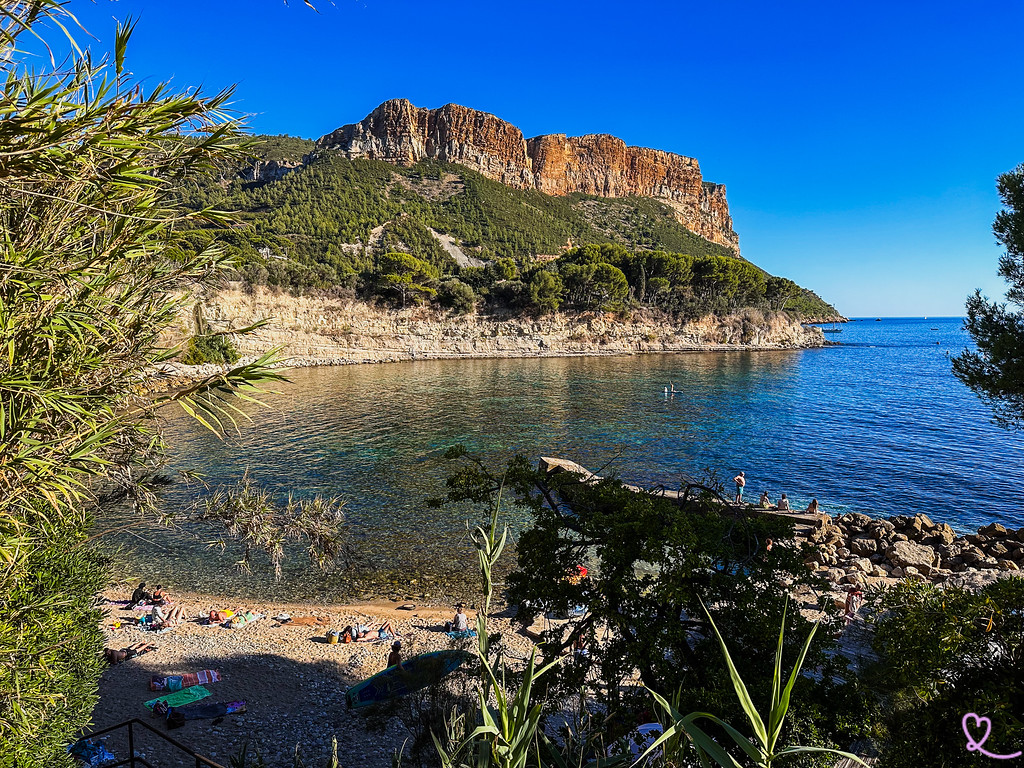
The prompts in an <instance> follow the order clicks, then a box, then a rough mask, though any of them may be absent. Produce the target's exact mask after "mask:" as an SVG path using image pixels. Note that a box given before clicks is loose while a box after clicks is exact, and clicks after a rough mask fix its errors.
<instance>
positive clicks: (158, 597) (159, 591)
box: [150, 584, 171, 605]
mask: <svg viewBox="0 0 1024 768" xmlns="http://www.w3.org/2000/svg"><path fill="white" fill-rule="evenodd" d="M150 600H151V602H152V603H153V605H170V604H171V596H170V595H168V594H167V593H166V592H164V588H163V585H162V584H157V585H156V589H154V590H153V596H152V597H151V598H150Z"/></svg>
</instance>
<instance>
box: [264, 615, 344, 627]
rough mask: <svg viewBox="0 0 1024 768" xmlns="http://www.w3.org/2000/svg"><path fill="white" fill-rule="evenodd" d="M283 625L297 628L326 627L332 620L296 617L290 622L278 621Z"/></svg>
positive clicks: (322, 617)
mask: <svg viewBox="0 0 1024 768" xmlns="http://www.w3.org/2000/svg"><path fill="white" fill-rule="evenodd" d="M277 620H278V621H280V622H281V623H282V624H288V625H289V626H296V627H326V626H327V625H328V624H330V623H331V620H330V619H328V618H326V617H324V616H295V617H293V618H291V619H288V620H282V619H277Z"/></svg>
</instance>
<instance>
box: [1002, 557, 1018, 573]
mask: <svg viewBox="0 0 1024 768" xmlns="http://www.w3.org/2000/svg"><path fill="white" fill-rule="evenodd" d="M997 563H998V565H999V570H1001V571H1019V570H1020V566H1019V565H1017V564H1016V563H1015V562H1013V560H998V561H997Z"/></svg>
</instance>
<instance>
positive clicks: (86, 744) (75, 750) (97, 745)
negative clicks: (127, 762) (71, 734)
mask: <svg viewBox="0 0 1024 768" xmlns="http://www.w3.org/2000/svg"><path fill="white" fill-rule="evenodd" d="M68 752H69V753H70V754H72V755H74V756H75V757H77V758H78V759H79V760H82V761H83V762H84V763H85V764H86V765H88V766H89V768H98V766H101V765H105V764H106V763H111V762H113V761H114V760H116V759H117V756H116V755H114V753H113V752H111V751H110V750H109V749H107V745H106V743H105V742H102V741H97V742H93V741H91V740H89V739H79V740H78V741H76V742H75V743H74V744H72V745H71V746H69V747H68Z"/></svg>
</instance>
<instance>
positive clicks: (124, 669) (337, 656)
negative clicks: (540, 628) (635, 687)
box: [92, 590, 530, 768]
mask: <svg viewBox="0 0 1024 768" xmlns="http://www.w3.org/2000/svg"><path fill="white" fill-rule="evenodd" d="M103 597H104V598H105V599H107V600H120V601H124V600H127V599H128V598H129V597H130V592H129V591H125V590H111V591H109V592H107V593H104V595H103ZM172 597H173V598H174V602H175V604H179V605H182V606H183V607H184V608H185V611H186V614H187V615H188V616H189V617H190V618H196V617H198V616H200V615H203V614H207V613H208V612H209V611H210V609H211V608H215V609H232V610H234V609H237V608H245V609H247V610H250V611H253V612H255V613H262V614H266V616H267V618H264V619H262V620H260V621H258V622H256V623H254V624H251V625H249V626H245V627H242V628H239V629H224V628H222V627H219V626H203V625H201V624H199V623H197V622H195V621H188V622H186V623H184V624H182V625H180V626H178V627H176V628H174V629H173V630H171V631H170V632H166V633H164V634H157V633H153V632H147V631H144V630H142V629H140V628H138V627H135V626H125V625H123V626H122V627H121V628H119V629H113V628H112V627H111V624H113V623H114V622H116V621H118V620H122V621H123V620H124V619H125V618H131V617H132V616H133V615H139V614H137V613H134V612H132V611H128V610H126V609H125V608H124V606H123V605H119V604H112V603H107V604H105V606H104V612H105V615H106V619H105V621H104V627H105V632H106V635H107V645H108V646H109V647H113V648H123V647H126V646H128V645H130V644H133V643H137V642H139V641H148V642H152V643H154V644H155V645H157V646H158V648H157V650H156V651H152V652H150V653H147V654H144V655H143V656H141V657H138V658H135V659H131V660H129V661H127V662H125V663H123V664H120V665H118V666H115V667H110V668H109V669H107V671H106V672H104V674H103V677H102V679H101V680H100V701H99V703H98V704H97V706H96V709H95V711H94V712H93V726H92V727H93V729H101V728H104V727H106V726H109V725H114V724H116V723H119V722H122V721H124V720H128V719H130V718H133V717H136V718H141V719H143V720H147V721H149V718H150V714H149V711H148V710H147V709H146V708H144V707H143V702H145V701H148V700H150V699H152V698H154V697H156V696H158V695H161V694H159V693H153V692H151V691H150V690H149V688H148V683H149V680H150V677H151V676H153V675H174V674H183V673H189V672H198V671H200V670H204V669H216V670H219V671H220V672H221V674H222V676H223V679H222V681H221V682H219V683H214V684H211V685H209V686H207V688H208V690H210V692H211V694H212V695H211V696H210V697H209V698H208V699H206V700H205V701H209V702H228V701H232V700H236V699H244V700H245V701H246V705H247V710H246V712H244V713H239V714H231V715H228V716H226V717H225V718H224V719H223V723H220V724H218V725H213V724H212V722H213V721H210V720H192V721H188V722H186V723H185V725H184V726H183V727H181V728H178V729H175V730H171V731H167V733H168V734H169V735H171V736H173V737H174V738H175V739H178V740H179V741H182V742H184V743H185V744H188V745H189V746H191V747H192V748H194V749H195V750H196V751H197V752H199V753H200V754H202V755H204V756H206V757H209V758H211V759H213V760H215V761H217V762H219V763H221V764H223V765H225V766H226V765H228V761H229V758H230V756H231V755H233V754H235V753H236V752H237V751H238V750H239V748H240V747H241V746H242V745H243V744H244V743H246V742H247V741H248V742H250V743H251V744H256V743H259V744H260V745H261V746H262V750H263V753H264V757H265V758H266V760H267V764H268V765H271V766H277V765H288V766H291V765H292V762H291V755H292V754H293V752H294V750H295V746H296V744H298V745H300V749H301V751H302V757H303V761H304V764H305V765H306V766H307V768H312V767H313V766H319V765H320V764H321V762H322V761H323V760H324V759H325V758H326V757H327V756H328V755H329V754H330V750H331V739H332V737H336V738H337V740H338V756H339V758H340V759H341V760H342V762H343V763H351V762H352V761H356V762H358V764H359V765H360V766H367V767H368V768H372V767H374V766H387V765H390V764H391V756H392V754H393V752H394V751H395V750H396V749H400V748H401V747H402V744H403V742H404V741H405V740H406V739H407V738H408V733H407V732H406V731H405V729H404V728H403V726H402V725H401V722H400V721H399V720H398V719H397V718H388V717H382V716H380V715H377V714H372V715H369V716H368V715H367V714H366V713H365V712H364V711H363V710H350V709H348V708H347V707H346V704H345V691H346V690H347V689H348V687H349V686H350V685H352V684H354V683H356V682H359V681H360V680H363V679H365V678H367V677H369V676H371V675H373V674H375V673H377V672H380V671H381V670H383V669H384V668H385V666H386V659H387V656H388V652H389V651H390V646H391V643H390V642H382V643H351V644H348V645H345V644H334V645H332V644H328V643H327V642H326V639H325V635H326V633H327V631H328V630H329V629H335V630H339V631H340V630H342V629H343V628H344V627H345V626H347V625H349V624H354V623H356V622H358V623H362V624H367V625H370V626H374V627H376V626H379V624H380V623H381V622H382V621H385V620H388V621H390V622H391V623H392V624H393V625H394V627H395V629H396V630H397V632H398V633H399V635H400V637H401V640H402V644H403V657H404V658H409V657H411V656H414V655H416V654H418V653H424V652H426V651H433V650H441V649H445V648H461V647H465V648H469V649H472V646H471V643H472V642H474V641H454V640H451V639H449V638H448V637H447V636H446V635H445V634H444V632H443V631H442V630H443V626H442V625H443V623H444V622H445V621H447V620H449V619H451V617H452V614H453V612H454V611H453V610H452V609H451V608H447V607H429V606H415V607H414V608H412V609H411V610H410V609H402V608H401V607H400V606H403V605H409V604H407V603H392V602H374V603H364V604H354V605H345V606H342V605H331V606H325V605H311V604H308V603H307V604H296V603H260V602H247V603H244V604H240V605H236V604H235V603H234V602H232V601H231V600H227V599H224V598H217V597H212V596H208V595H200V594H190V595H172ZM281 613H287V614H289V615H290V616H292V617H295V618H298V617H303V616H312V617H317V618H319V619H321V620H324V621H326V624H323V625H321V626H295V625H289V624H287V623H286V624H282V623H280V622H278V621H274V620H273V619H272V618H271V617H273V616H277V615H279V614H281ZM467 613H468V614H469V618H470V622H471V624H472V622H473V621H475V617H476V611H475V610H472V609H471V607H467ZM520 626H521V625H519V624H518V623H514V622H512V621H510V619H509V618H507V617H496V618H495V617H492V618H491V620H490V627H491V631H492V633H493V632H501V633H502V636H503V640H504V642H505V644H506V647H507V648H508V649H509V652H510V653H511V654H512V655H520V656H524V655H526V654H528V653H529V648H530V641H529V640H528V639H527V638H526V637H525V636H523V635H522V634H519V633H518V630H519V629H520ZM382 721H383V722H382ZM151 722H152V723H153V725H154V726H155V727H157V728H158V729H159V730H165V725H164V723H163V720H162V719H160V718H153V719H152V721H151ZM151 740H152V737H151ZM137 751H144V749H142V750H139V749H138V748H137ZM160 754H164V752H163V751H161V753H160ZM154 756H156V755H155V754H154ZM171 764H173V763H171ZM181 764H182V765H185V764H187V763H184V762H183V763H181Z"/></svg>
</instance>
